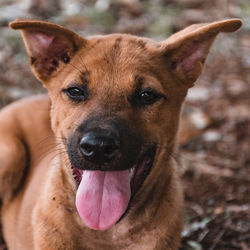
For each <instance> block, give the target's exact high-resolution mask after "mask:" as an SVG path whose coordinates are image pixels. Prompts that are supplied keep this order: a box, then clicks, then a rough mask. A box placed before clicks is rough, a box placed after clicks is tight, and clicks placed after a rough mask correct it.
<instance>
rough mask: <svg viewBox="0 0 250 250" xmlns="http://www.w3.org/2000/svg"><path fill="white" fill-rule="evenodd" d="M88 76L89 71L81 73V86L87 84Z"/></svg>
mask: <svg viewBox="0 0 250 250" xmlns="http://www.w3.org/2000/svg"><path fill="white" fill-rule="evenodd" d="M89 75H90V71H89V70H88V71H83V72H81V75H80V79H81V82H82V83H83V84H88V83H89Z"/></svg>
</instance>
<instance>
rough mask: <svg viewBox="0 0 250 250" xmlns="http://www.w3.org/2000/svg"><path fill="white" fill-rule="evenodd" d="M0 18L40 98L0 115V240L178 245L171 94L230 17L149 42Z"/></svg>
mask: <svg viewBox="0 0 250 250" xmlns="http://www.w3.org/2000/svg"><path fill="white" fill-rule="evenodd" d="M10 26H11V28H13V29H20V30H21V32H22V36H23V39H24V42H25V45H26V49H27V52H28V55H29V59H30V64H31V67H32V70H33V72H34V74H35V75H36V76H37V78H38V79H40V80H41V81H42V83H43V85H44V86H45V87H46V88H47V89H48V93H49V97H48V96H39V97H32V98H28V99H26V100H21V101H18V102H16V103H14V104H12V105H10V106H8V107H6V108H5V109H3V110H2V111H1V113H0V164H1V165H0V183H1V186H0V188H1V189H0V198H1V201H2V211H1V214H2V224H3V234H4V239H5V241H6V244H7V246H8V248H9V249H15V250H16V249H25V250H27V249H53V250H55V249H133V250H135V249H157V250H160V249H177V248H178V245H179V241H180V234H181V230H182V224H183V218H182V202H183V201H182V189H181V185H180V180H179V176H178V170H177V168H176V166H175V165H174V161H173V157H171V155H172V154H173V152H174V151H175V141H176V135H177V132H178V126H179V116H180V112H181V108H182V103H183V100H184V98H185V96H186V94H187V90H188V88H190V87H192V86H193V84H194V82H195V80H196V79H197V78H198V77H199V75H200V74H201V72H202V68H203V65H204V62H205V60H206V56H207V54H208V51H209V48H210V46H211V44H212V42H213V41H214V39H215V37H216V35H217V34H218V33H219V32H233V31H235V30H237V29H238V28H239V27H240V26H241V21H240V20H237V19H231V20H226V21H220V22H215V23H209V24H198V25H192V26H190V27H188V28H186V29H184V30H182V31H180V32H178V33H176V34H174V35H172V36H171V37H170V38H168V39H167V40H166V41H163V42H160V43H157V42H153V41H151V40H149V39H145V38H140V37H135V36H131V35H122V34H113V35H108V36H98V37H91V38H89V39H84V38H82V37H80V36H79V35H77V34H76V33H74V32H72V31H70V30H68V29H65V28H63V27H61V26H58V25H55V24H51V23H46V22H41V21H28V20H23V21H22V20H17V21H14V22H12V23H11V24H10ZM72 172H73V174H72Z"/></svg>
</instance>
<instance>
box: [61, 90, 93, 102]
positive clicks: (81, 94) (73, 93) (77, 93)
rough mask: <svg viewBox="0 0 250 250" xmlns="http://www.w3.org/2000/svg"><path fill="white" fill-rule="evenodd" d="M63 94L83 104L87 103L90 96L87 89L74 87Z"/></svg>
mask: <svg viewBox="0 0 250 250" xmlns="http://www.w3.org/2000/svg"><path fill="white" fill-rule="evenodd" d="M63 92H64V93H65V94H66V95H67V96H68V97H69V98H70V99H71V100H72V101H75V102H81V101H85V100H86V99H87V98H88V97H89V94H88V92H87V90H86V88H85V87H83V86H79V87H78V86H73V87H69V88H67V89H63Z"/></svg>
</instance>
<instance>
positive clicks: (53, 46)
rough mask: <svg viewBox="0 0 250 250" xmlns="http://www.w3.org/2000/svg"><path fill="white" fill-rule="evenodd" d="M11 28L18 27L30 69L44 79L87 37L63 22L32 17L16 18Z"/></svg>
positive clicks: (40, 78) (84, 43)
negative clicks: (30, 18)
mask: <svg viewBox="0 0 250 250" xmlns="http://www.w3.org/2000/svg"><path fill="white" fill-rule="evenodd" d="M10 27H11V28H12V29H16V30H21V32H22V36H23V40H24V43H25V46H26V50H27V53H28V56H29V60H30V64H31V67H32V70H33V72H34V74H35V75H36V77H37V78H38V79H39V80H41V81H47V80H48V79H49V78H50V77H52V76H54V75H56V74H57V73H58V71H60V70H61V69H62V68H63V67H64V66H65V64H67V63H69V62H70V60H71V59H72V57H73V56H74V54H75V53H76V51H77V50H78V49H79V48H80V47H82V46H85V45H86V43H87V40H85V39H84V38H82V37H81V36H79V35H78V34H76V33H74V32H73V31H71V30H68V29H66V28H64V27H62V26H59V25H56V24H53V23H49V22H44V21H35V20H18V19H17V20H15V21H14V22H11V23H10Z"/></svg>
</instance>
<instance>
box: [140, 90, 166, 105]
mask: <svg viewBox="0 0 250 250" xmlns="http://www.w3.org/2000/svg"><path fill="white" fill-rule="evenodd" d="M161 97H162V95H160V94H158V93H156V92H155V91H154V90H142V91H140V92H138V93H137V95H136V100H137V103H138V104H140V105H142V106H146V105H151V104H153V103H155V102H156V101H157V100H159V99H160V98H161Z"/></svg>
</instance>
